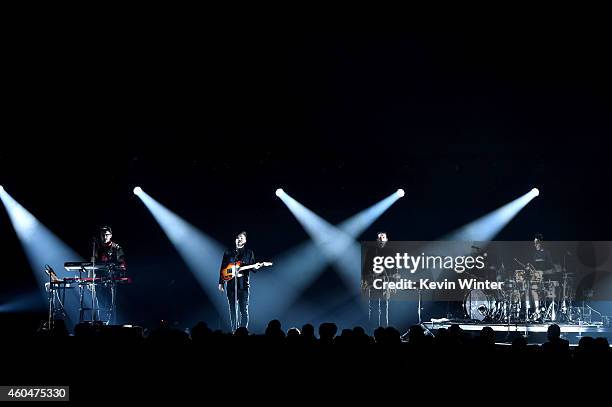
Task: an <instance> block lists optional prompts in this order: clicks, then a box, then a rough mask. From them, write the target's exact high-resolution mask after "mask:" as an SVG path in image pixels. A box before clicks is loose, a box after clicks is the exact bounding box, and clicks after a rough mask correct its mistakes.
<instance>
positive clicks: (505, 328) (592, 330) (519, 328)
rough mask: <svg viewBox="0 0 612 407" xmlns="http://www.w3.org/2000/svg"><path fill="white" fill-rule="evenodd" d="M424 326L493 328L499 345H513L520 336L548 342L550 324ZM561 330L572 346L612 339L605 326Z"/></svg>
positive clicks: (433, 324) (432, 324) (436, 323)
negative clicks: (588, 339) (583, 341)
mask: <svg viewBox="0 0 612 407" xmlns="http://www.w3.org/2000/svg"><path fill="white" fill-rule="evenodd" d="M423 325H424V326H425V327H427V329H429V330H431V331H434V332H435V331H436V330H438V329H441V328H446V329H448V328H449V327H450V326H451V325H459V327H460V328H461V329H462V330H464V331H468V332H471V333H472V334H473V333H475V332H480V331H481V330H482V328H484V327H487V326H488V327H491V329H493V330H494V331H495V333H496V338H497V340H498V341H499V343H511V342H512V340H513V339H514V338H515V337H516V336H518V335H522V336H525V337H526V338H527V340H528V342H529V343H530V344H542V343H544V342H546V333H547V330H548V327H549V325H550V324H549V323H541V324H538V323H532V324H499V323H498V324H495V323H491V324H486V323H482V322H465V321H463V322H459V321H450V320H444V321H440V320H432V321H428V322H424V323H423ZM557 325H559V327H560V328H561V335H562V337H563V338H565V339H567V340H569V341H570V343H571V344H577V343H578V341H580V338H582V337H583V336H591V337H594V338H596V337H605V338H608V341H610V340H611V339H612V328H611V327H604V326H603V324H581V325H578V324H557Z"/></svg>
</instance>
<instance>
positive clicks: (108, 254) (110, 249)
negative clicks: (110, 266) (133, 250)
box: [96, 242, 127, 270]
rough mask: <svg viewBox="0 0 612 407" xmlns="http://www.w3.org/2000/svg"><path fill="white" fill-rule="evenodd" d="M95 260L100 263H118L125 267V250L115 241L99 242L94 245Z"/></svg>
mask: <svg viewBox="0 0 612 407" xmlns="http://www.w3.org/2000/svg"><path fill="white" fill-rule="evenodd" d="M96 249H97V250H96V261H97V262H101V263H118V264H119V265H120V266H121V268H122V269H124V270H125V269H127V263H126V260H125V252H124V251H123V248H122V247H121V246H119V245H118V244H117V243H115V242H110V243H108V244H104V243H99V244H98V246H97V247H96Z"/></svg>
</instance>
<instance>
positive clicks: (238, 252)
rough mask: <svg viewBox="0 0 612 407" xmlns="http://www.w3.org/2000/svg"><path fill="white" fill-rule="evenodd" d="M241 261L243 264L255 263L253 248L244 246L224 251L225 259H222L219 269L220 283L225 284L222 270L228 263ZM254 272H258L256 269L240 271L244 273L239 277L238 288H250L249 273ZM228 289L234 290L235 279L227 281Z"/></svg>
mask: <svg viewBox="0 0 612 407" xmlns="http://www.w3.org/2000/svg"><path fill="white" fill-rule="evenodd" d="M237 261H240V265H241V266H248V265H249V264H254V263H255V254H254V253H253V250H251V249H247V248H244V247H243V248H242V249H227V250H226V251H225V253H223V260H221V268H220V269H219V284H223V283H224V282H225V281H223V278H222V277H221V270H223V269H224V268H225V267H226V266H227V265H228V264H230V263H235V262H237ZM251 272H253V273H255V272H257V270H255V269H249V270H245V271H239V273H240V274H242V277H238V289H239V290H248V289H249V274H250V273H251ZM227 283H228V284H227V288H228V290H233V289H234V285H235V284H236V283H235V282H234V280H233V279H232V280H230V281H228V282H227Z"/></svg>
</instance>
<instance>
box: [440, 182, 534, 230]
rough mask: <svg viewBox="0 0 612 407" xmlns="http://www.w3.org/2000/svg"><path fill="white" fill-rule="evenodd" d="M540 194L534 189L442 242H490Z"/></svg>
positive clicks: (463, 227)
mask: <svg viewBox="0 0 612 407" xmlns="http://www.w3.org/2000/svg"><path fill="white" fill-rule="evenodd" d="M539 194H540V191H538V189H537V188H533V189H532V190H531V191H529V192H527V193H526V194H524V195H522V196H520V197H518V198H516V199H514V200H513V201H511V202H508V203H507V204H505V205H503V206H502V207H500V208H498V209H496V210H494V211H493V212H490V213H488V214H486V215H484V216H482V217H481V218H478V219H476V220H475V221H473V222H470V223H468V224H467V225H465V226H462V227H461V228H459V229H457V230H455V231H454V232H451V233H450V234H449V235H447V236H445V237H444V238H442V240H463V241H488V240H492V239H493V238H494V237H495V236H497V235H498V234H499V232H501V231H502V229H503V228H505V227H506V225H508V223H510V221H511V220H512V219H514V217H515V216H516V215H517V214H518V213H519V212H520V211H521V210H522V209H523V208H524V207H525V206H527V204H528V203H529V202H531V201H532V200H533V198H535V197H536V196H538V195H539Z"/></svg>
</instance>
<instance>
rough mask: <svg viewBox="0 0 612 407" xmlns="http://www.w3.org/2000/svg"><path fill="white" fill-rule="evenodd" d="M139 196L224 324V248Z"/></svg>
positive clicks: (156, 202)
mask: <svg viewBox="0 0 612 407" xmlns="http://www.w3.org/2000/svg"><path fill="white" fill-rule="evenodd" d="M137 196H138V197H139V198H140V200H141V201H142V202H143V204H144V205H145V206H146V208H147V209H148V210H149V211H150V212H151V214H152V215H153V218H155V220H156V221H157V223H158V224H159V225H160V226H161V228H162V230H163V231H164V233H165V234H166V236H167V237H168V239H169V240H170V242H171V243H172V245H173V246H174V247H175V248H176V250H177V251H178V252H179V254H180V256H181V258H182V259H183V260H184V261H185V263H186V264H187V267H188V268H189V269H190V270H191V272H192V273H193V274H194V276H195V277H196V279H197V280H198V282H199V283H200V286H201V287H202V289H203V290H204V292H205V293H206V294H207V296H208V299H209V300H210V301H211V302H212V303H213V305H214V307H215V310H216V311H217V313H218V315H219V316H220V317H221V318H223V320H225V316H226V315H228V314H227V298H226V296H225V295H222V294H221V293H219V291H218V290H217V284H218V280H219V266H220V264H221V258H222V256H223V253H224V249H223V246H222V245H221V244H220V243H218V242H217V241H216V240H214V239H213V238H211V237H210V236H208V235H206V234H204V233H203V232H201V231H200V230H198V229H197V228H196V227H194V226H192V225H191V224H189V223H188V222H187V221H185V220H184V219H182V218H181V217H180V216H178V215H176V214H175V213H173V212H172V211H171V210H169V209H168V208H166V207H165V206H163V205H162V204H161V203H159V202H158V201H156V200H155V199H154V198H152V197H151V196H150V195H149V194H147V193H146V192H145V191H143V190H142V189H141V190H140V191H139V193H138V194H137Z"/></svg>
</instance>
